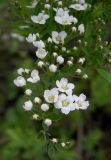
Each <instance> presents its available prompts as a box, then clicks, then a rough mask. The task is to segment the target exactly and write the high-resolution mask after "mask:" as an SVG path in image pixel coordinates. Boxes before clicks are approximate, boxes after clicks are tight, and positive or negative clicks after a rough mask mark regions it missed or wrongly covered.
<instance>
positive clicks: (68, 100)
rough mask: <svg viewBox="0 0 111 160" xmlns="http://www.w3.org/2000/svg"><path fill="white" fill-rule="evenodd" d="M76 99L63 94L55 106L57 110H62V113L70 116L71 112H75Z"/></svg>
mask: <svg viewBox="0 0 111 160" xmlns="http://www.w3.org/2000/svg"><path fill="white" fill-rule="evenodd" d="M73 102H74V97H73V96H72V95H68V96H66V95H65V94H61V95H59V97H58V100H57V102H56V103H55V104H54V106H55V108H58V109H61V112H62V113H64V114H68V113H69V112H70V111H73V110H75V105H74V103H73Z"/></svg>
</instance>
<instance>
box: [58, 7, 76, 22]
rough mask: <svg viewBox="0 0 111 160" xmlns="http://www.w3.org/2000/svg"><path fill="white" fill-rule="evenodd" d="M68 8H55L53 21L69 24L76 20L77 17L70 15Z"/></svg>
mask: <svg viewBox="0 0 111 160" xmlns="http://www.w3.org/2000/svg"><path fill="white" fill-rule="evenodd" d="M68 12H69V11H68V10H63V9H62V8H59V9H56V16H55V21H56V22H57V23H59V24H61V25H71V24H72V23H74V24H76V23H77V22H78V20H77V18H75V17H73V16H70V15H69V13H68Z"/></svg>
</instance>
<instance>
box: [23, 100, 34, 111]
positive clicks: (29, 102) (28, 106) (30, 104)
mask: <svg viewBox="0 0 111 160" xmlns="http://www.w3.org/2000/svg"><path fill="white" fill-rule="evenodd" d="M32 107H33V104H32V102H31V101H30V100H29V101H26V102H25V103H24V105H23V108H24V109H25V110H26V111H30V110H31V109H32Z"/></svg>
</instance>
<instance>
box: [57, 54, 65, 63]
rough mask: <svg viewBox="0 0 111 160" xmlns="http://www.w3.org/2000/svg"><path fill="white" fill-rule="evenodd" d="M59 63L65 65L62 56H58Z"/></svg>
mask: <svg viewBox="0 0 111 160" xmlns="http://www.w3.org/2000/svg"><path fill="white" fill-rule="evenodd" d="M57 62H58V63H59V64H63V63H64V58H63V57H62V56H58V57H57Z"/></svg>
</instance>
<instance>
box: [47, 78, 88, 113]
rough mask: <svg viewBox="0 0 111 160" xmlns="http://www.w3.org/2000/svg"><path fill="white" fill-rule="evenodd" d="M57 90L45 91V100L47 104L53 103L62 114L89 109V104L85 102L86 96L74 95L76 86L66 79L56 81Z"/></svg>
mask: <svg viewBox="0 0 111 160" xmlns="http://www.w3.org/2000/svg"><path fill="white" fill-rule="evenodd" d="M56 85H57V88H53V89H51V90H45V92H44V98H45V101H46V102H47V103H53V104H54V107H55V108H57V109H60V110H61V112H62V113H64V114H68V113H69V112H70V111H74V110H75V109H87V107H88V106H89V102H88V101H85V100H86V96H85V95H84V94H80V95H79V96H76V95H73V89H74V87H75V86H74V84H72V83H68V80H67V79H66V78H62V79H61V80H60V81H58V80H57V81H56Z"/></svg>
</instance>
